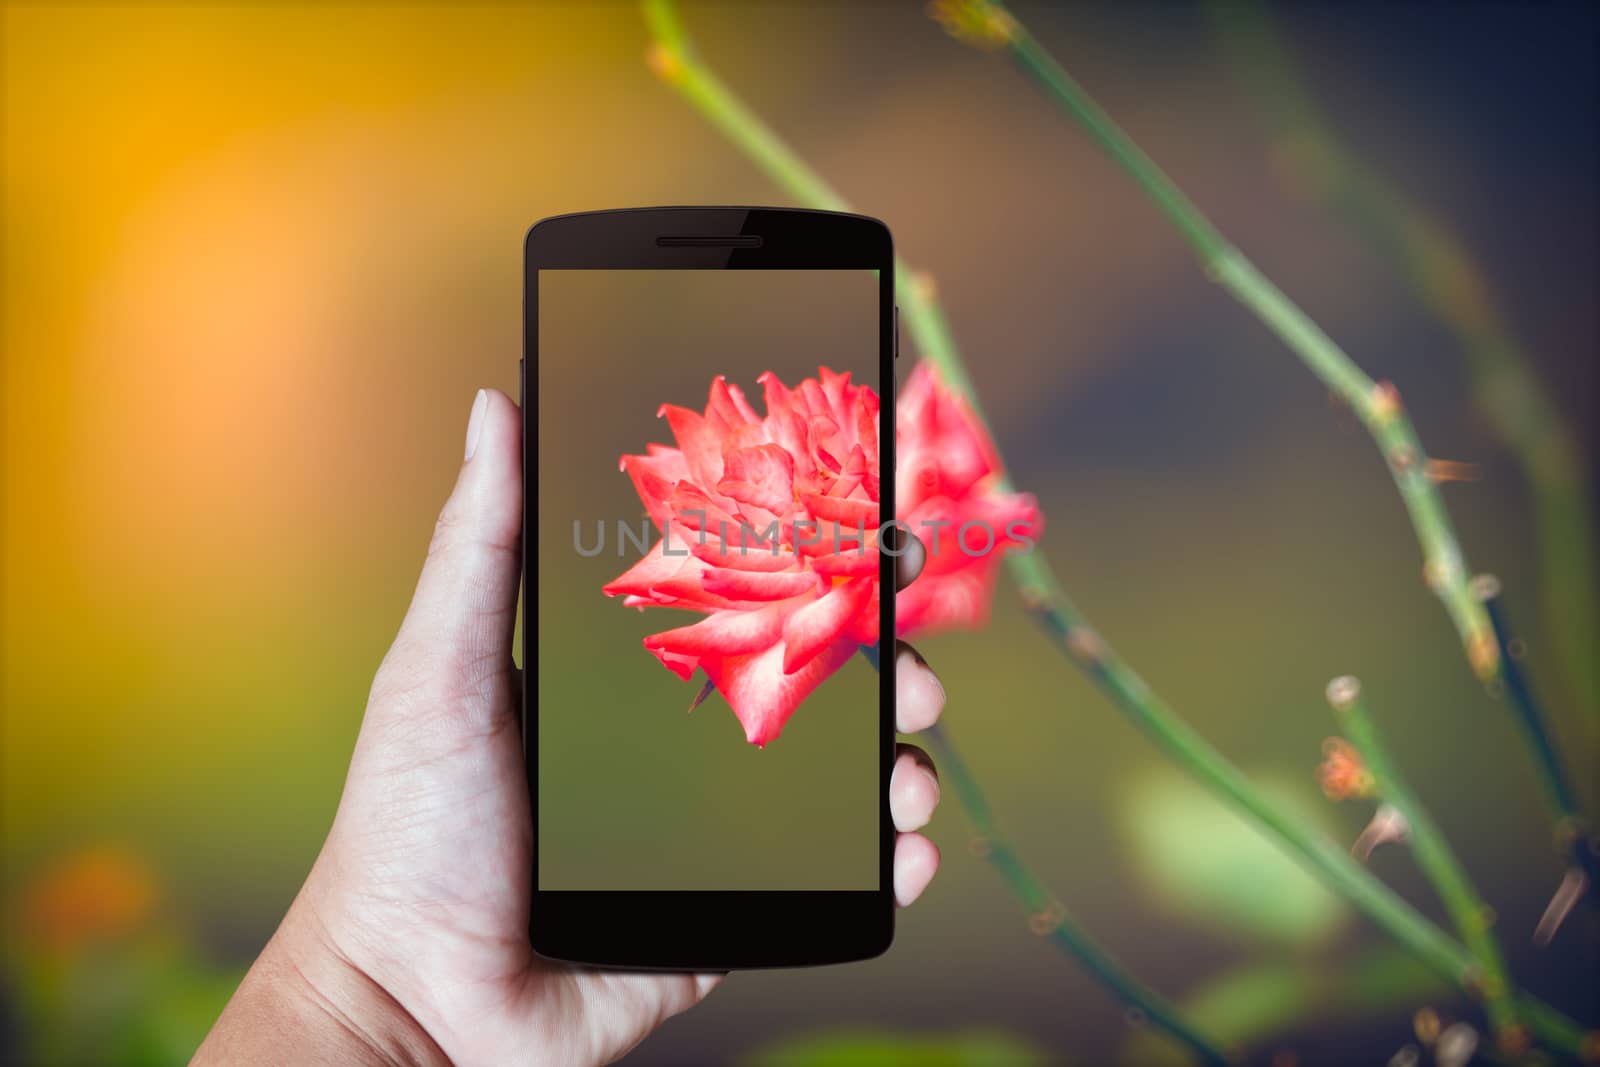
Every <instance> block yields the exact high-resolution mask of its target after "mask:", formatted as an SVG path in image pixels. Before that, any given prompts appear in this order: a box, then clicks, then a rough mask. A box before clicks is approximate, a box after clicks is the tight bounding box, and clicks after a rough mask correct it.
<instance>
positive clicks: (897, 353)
mask: <svg viewBox="0 0 1600 1067" xmlns="http://www.w3.org/2000/svg"><path fill="white" fill-rule="evenodd" d="M894 358H895V359H899V358H900V305H899V304H896V305H895V306H894Z"/></svg>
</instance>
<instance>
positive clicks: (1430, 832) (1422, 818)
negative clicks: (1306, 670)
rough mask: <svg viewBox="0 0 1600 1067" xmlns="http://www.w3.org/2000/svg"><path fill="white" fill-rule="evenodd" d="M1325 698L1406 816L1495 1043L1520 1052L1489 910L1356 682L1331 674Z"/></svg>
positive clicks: (1521, 1037)
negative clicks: (1472, 963)
mask: <svg viewBox="0 0 1600 1067" xmlns="http://www.w3.org/2000/svg"><path fill="white" fill-rule="evenodd" d="M1328 703H1329V704H1330V705H1332V707H1333V710H1334V711H1335V712H1336V713H1337V714H1338V717H1339V724H1340V728H1341V730H1342V731H1343V733H1344V735H1345V737H1346V738H1347V739H1348V740H1349V741H1350V743H1351V744H1352V745H1354V746H1355V748H1356V751H1357V752H1359V753H1360V754H1361V760H1362V762H1363V763H1364V764H1366V768H1367V771H1368V772H1369V773H1370V774H1371V775H1372V778H1373V782H1374V783H1375V786H1376V789H1377V793H1378V796H1379V797H1381V798H1382V799H1383V800H1384V801H1385V802H1386V803H1388V804H1389V806H1390V807H1392V808H1394V810H1395V811H1397V812H1399V813H1400V816H1401V818H1403V819H1404V820H1405V823H1406V833H1407V837H1408V838H1409V840H1410V842H1411V852H1412V854H1413V855H1414V856H1416V858H1417V866H1419V867H1421V868H1422V873H1423V874H1424V875H1426V876H1427V879H1428V881H1429V882H1430V883H1432V885H1433V888H1434V891H1435V892H1437V893H1438V894H1439V899H1440V900H1441V901H1442V902H1443V903H1444V907H1445V911H1447V912H1449V914H1450V921H1451V922H1452V923H1454V924H1455V928H1456V932H1457V933H1458V934H1460V936H1461V940H1462V941H1464V942H1465V943H1466V945H1467V948H1468V950H1469V951H1470V952H1471V953H1472V955H1473V957H1474V959H1475V960H1476V961H1477V968H1476V973H1475V975H1474V976H1473V985H1474V986H1475V987H1476V992H1477V993H1478V995H1479V996H1480V997H1481V998H1482V1000H1483V1007H1484V1013H1485V1014H1486V1015H1487V1016H1488V1017H1489V1026H1490V1028H1491V1029H1492V1030H1493V1031H1494V1033H1495V1035H1496V1037H1497V1038H1498V1039H1499V1045H1500V1048H1501V1049H1503V1050H1505V1051H1507V1052H1517V1051H1520V1050H1521V1049H1522V1048H1523V1047H1524V1046H1525V1044H1526V1037H1527V1035H1526V1032H1525V1030H1524V1029H1523V1026H1522V1024H1521V1022H1520V1021H1519V1020H1518V1010H1517V1007H1516V1005H1515V1002H1514V1000H1513V991H1512V989H1511V981H1510V978H1509V976H1508V975H1507V973H1506V965H1505V958H1504V957H1503V956H1502V955H1501V953H1500V946H1499V944H1498V943H1496V941H1495V938H1494V934H1493V933H1491V932H1490V929H1489V927H1490V923H1491V922H1492V915H1493V913H1492V912H1491V911H1490V910H1489V907H1488V905H1486V904H1485V903H1484V902H1483V899H1482V898H1481V897H1479V896H1478V891H1477V889H1476V888H1474V886H1473V885H1472V881H1471V879H1469V878H1468V877H1467V872H1466V870H1465V869H1464V868H1463V867H1462V866H1461V863H1460V861H1459V860H1457V859H1456V855H1455V852H1454V851H1452V850H1451V848H1450V845H1449V842H1447V841H1446V840H1445V836H1444V833H1443V832H1442V831H1441V830H1440V829H1439V827H1438V825H1437V824H1436V823H1435V822H1434V821H1433V817H1432V816H1431V815H1429V814H1428V809H1427V808H1425V807H1423V805H1422V802H1421V800H1419V799H1418V798H1417V795H1416V794H1415V793H1414V792H1412V790H1411V787H1410V786H1409V785H1407V784H1406V781H1405V779H1404V778H1402V777H1401V776H1400V773H1399V771H1397V770H1396V769H1395V766H1394V762H1393V761H1392V760H1391V759H1390V758H1389V750H1388V749H1387V748H1386V747H1385V746H1384V744H1383V741H1382V738H1381V737H1380V736H1379V734H1378V729H1377V726H1376V725H1375V724H1374V723H1373V721H1372V715H1371V713H1370V712H1369V711H1368V710H1367V705H1366V701H1365V700H1363V699H1362V696H1361V684H1360V683H1359V682H1357V681H1356V679H1354V678H1351V677H1343V678H1335V679H1334V680H1333V681H1332V682H1330V683H1329V685H1328Z"/></svg>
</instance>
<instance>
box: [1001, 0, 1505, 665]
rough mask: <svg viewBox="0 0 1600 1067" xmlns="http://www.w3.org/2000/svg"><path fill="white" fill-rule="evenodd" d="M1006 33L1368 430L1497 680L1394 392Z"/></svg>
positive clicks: (1494, 657)
mask: <svg viewBox="0 0 1600 1067" xmlns="http://www.w3.org/2000/svg"><path fill="white" fill-rule="evenodd" d="M991 6H992V7H993V8H994V10H995V11H996V12H998V13H1000V14H1001V15H1002V16H1003V17H1004V19H1005V22H1006V24H1007V26H1008V29H1009V33H1008V39H1007V46H1008V48H1009V49H1010V52H1011V54H1012V56H1013V58H1015V59H1016V61H1017V64H1018V65H1019V66H1020V67H1021V68H1022V70H1023V71H1025V72H1026V73H1027V74H1028V75H1030V76H1031V77H1032V78H1033V79H1034V81H1035V82H1036V83H1038V85H1039V86H1040V87H1041V88H1042V89H1043V90H1044V92H1045V94H1046V95H1047V96H1048V97H1049V98H1050V99H1051V100H1053V101H1054V102H1055V103H1056V104H1058V105H1059V106H1060V107H1061V108H1062V110H1064V111H1065V112H1066V113H1067V114H1068V115H1069V116H1071V117H1072V118H1073V119H1074V120H1076V121H1077V122H1078V124H1079V125H1080V126H1082V127H1083V129H1084V130H1085V131H1086V132H1087V133H1088V134H1089V136H1090V137H1091V138H1092V139H1093V140H1094V141H1095V142H1096V143H1097V144H1098V145H1099V146H1100V147H1101V148H1102V149H1103V150H1104V151H1105V152H1106V154H1107V155H1109V156H1110V157H1111V158H1112V160H1114V161H1115V162H1116V163H1117V164H1118V165H1119V166H1121V167H1122V169H1123V170H1124V171H1125V172H1126V173H1127V174H1128V176H1129V177H1131V178H1132V179H1133V181H1134V182H1135V184H1137V185H1138V186H1139V188H1141V189H1142V190H1144V192H1145V193H1146V194H1147V195H1148V196H1149V197H1150V199H1151V200H1152V201H1154V202H1155V204H1156V206H1157V207H1158V208H1160V210H1161V212H1162V213H1163V214H1164V215H1166V217H1167V219H1168V221H1170V222H1171V223H1172V224H1173V226H1174V227H1176V228H1177V230H1178V232H1179V233H1181V234H1182V235H1183V237H1184V239H1185V240H1187V241H1188V243H1189V245H1190V247H1191V248H1192V249H1193V250H1194V253H1195V255H1196V256H1197V257H1198V258H1199V260H1200V262H1201V264H1202V265H1203V266H1204V267H1205V269H1206V272H1207V274H1208V275H1209V276H1210V277H1211V278H1212V279H1213V280H1214V281H1216V282H1217V283H1218V284H1219V285H1221V286H1222V287H1223V288H1224V289H1226V290H1227V291H1228V292H1229V293H1231V294H1232V295H1233V297H1234V299H1236V300H1238V301H1239V302H1240V303H1241V304H1243V305H1244V306H1245V307H1246V308H1248V309H1249V310H1250V311H1251V312H1253V313H1254V314H1255V316H1256V317H1257V318H1258V319H1260V320H1261V321H1262V323H1264V324H1265V325H1266V326H1267V328H1268V329H1270V330H1271V331H1272V332H1273V333H1275V334H1277V336H1278V338H1279V339H1280V340H1281V341H1283V342H1284V344H1285V345H1287V346H1288V347H1289V349H1290V350H1291V351H1292V352H1294V354H1295V355H1296V356H1298V357H1299V358H1300V360H1301V362H1303V363H1304V364H1305V365H1306V366H1307V367H1308V368H1309V369H1310V370H1311V371H1312V373H1314V374H1315V375H1316V376H1317V377H1318V378H1320V379H1321V380H1322V382H1323V383H1324V384H1325V385H1327V387H1328V388H1329V389H1331V390H1333V392H1334V393H1335V394H1336V395H1337V396H1339V397H1340V398H1342V399H1343V400H1344V401H1345V403H1347V404H1349V405H1350V408H1351V409H1352V410H1353V411H1355V412H1356V414H1357V415H1358V416H1359V417H1360V419H1361V421H1362V422H1363V423H1364V424H1365V425H1366V427H1367V430H1368V432H1369V433H1370V434H1371V435H1372V438H1373V440H1374V441H1375V442H1376V443H1377V445H1378V448H1379V450H1380V451H1381V452H1382V453H1383V455H1384V458H1385V459H1386V460H1387V462H1388V465H1389V472H1390V474H1391V475H1392V477H1393V478H1394V483H1395V487H1396V488H1397V489H1398V490H1399V492H1400V498H1401V500H1402V501H1403V502H1404V503H1405V506H1406V511H1407V512H1408V513H1409V514H1410V517H1411V525H1412V527H1413V528H1414V529H1415V530H1416V535H1417V541H1418V543H1419V544H1420V545H1421V546H1422V554H1423V562H1424V568H1425V569H1424V574H1425V575H1426V576H1427V579H1428V584H1429V586H1430V587H1431V588H1432V589H1433V591H1434V593H1435V595H1437V596H1438V598H1439V600H1440V601H1441V602H1442V603H1443V604H1444V607H1445V610H1446V612H1448V613H1449V615H1450V618H1451V620H1452V621H1453V622H1454V623H1455V627H1456V631H1457V633H1459V635H1460V637H1461V641H1462V644H1463V647H1464V648H1465V650H1466V655H1467V660H1468V662H1469V663H1470V664H1471V665H1472V668H1473V670H1474V671H1475V672H1476V673H1477V675H1478V676H1479V677H1480V678H1482V679H1484V680H1486V681H1487V680H1488V679H1491V678H1493V677H1495V674H1496V672H1497V669H1498V660H1499V654H1498V652H1497V649H1496V645H1495V641H1494V633H1493V630H1492V629H1491V627H1490V625H1489V618H1488V615H1487V614H1486V613H1485V612H1484V610H1483V605H1482V604H1481V603H1479V602H1478V600H1477V598H1476V597H1474V596H1473V595H1472V593H1471V591H1470V590H1469V589H1468V588H1467V578H1468V573H1467V569H1466V565H1465V562H1464V560H1463V559H1462V554H1461V548H1460V546H1459V544H1458V543H1457V542H1456V536H1455V532H1454V530H1453V529H1452V528H1451V524H1450V516H1449V513H1448V512H1447V511H1446V510H1445V507H1444V501H1443V499H1442V498H1441V497H1440V496H1439V491H1438V489H1437V487H1435V486H1434V484H1433V482H1432V480H1431V479H1430V478H1429V477H1428V473H1427V456H1426V455H1425V454H1424V452H1423V451H1422V445H1421V443H1420V442H1419V441H1418V440H1417V435H1416V432H1415V431H1414V430H1413V429H1412V427H1411V422H1410V420H1409V419H1408V418H1406V416H1405V413H1404V411H1403V410H1402V409H1401V406H1400V403H1399V394H1398V393H1397V392H1396V391H1395V390H1394V388H1393V387H1392V386H1389V385H1387V384H1386V383H1385V384H1379V383H1375V382H1373V380H1372V379H1371V378H1369V377H1367V375H1366V373H1365V372H1363V371H1362V370H1361V368H1360V367H1358V366H1357V365H1356V364H1355V362H1354V361H1353V360H1351V358H1350V357H1349V356H1348V355H1346V354H1345V353H1344V350H1343V349H1341V348H1340V347H1339V346H1338V345H1337V344H1335V343H1334V341H1333V339H1332V338H1330V337H1329V336H1328V335H1327V334H1326V333H1324V332H1323V331H1322V328H1321V327H1319V326H1318V325H1317V324H1316V323H1315V322H1313V321H1312V320H1311V318H1310V316H1308V315H1307V314H1306V313H1305V312H1304V311H1302V310H1300V308H1299V307H1298V306H1297V305H1296V304H1295V303H1294V302H1293V301H1292V300H1290V299H1289V298H1288V297H1287V296H1285V295H1284V294H1283V292H1282V291H1281V290H1280V289H1279V288H1278V287H1277V286H1275V285H1273V284H1272V282H1270V281H1269V280H1267V278H1266V277H1265V276H1264V275H1262V273H1261V272H1260V271H1259V270H1257V269H1256V267H1255V265H1254V264H1252V263H1251V262H1250V261H1249V260H1248V259H1246V258H1245V256H1244V254H1243V253H1241V252H1240V251H1239V250H1238V249H1237V248H1235V247H1234V246H1233V245H1231V244H1229V243H1228V241H1227V239H1226V238H1224V237H1223V236H1222V234H1221V232H1220V231H1218V230H1217V228H1216V227H1215V226H1214V225H1212V223H1211V220H1210V219H1208V218H1206V216H1205V215H1204V214H1202V213H1201V211H1200V209H1199V208H1198V207H1196V206H1195V204H1194V202H1193V201H1191V200H1190V199H1189V198H1188V196H1186V195H1185V194H1184V192H1183V190H1181V189H1179V188H1178V186H1177V184H1176V183H1174V182H1173V180H1172V179H1171V178H1169V177H1167V175H1166V174H1165V173H1164V172H1163V171H1162V170H1161V168H1160V167H1158V166H1156V164H1155V162H1154V161H1153V160H1151V158H1150V157H1149V156H1147V155H1145V153H1144V152H1143V150H1141V149H1140V148H1139V146H1138V145H1136V144H1134V142H1133V140H1132V139H1131V138H1130V137H1128V135H1127V134H1126V133H1124V132H1123V131H1122V129H1121V127H1119V126H1118V125H1117V124H1116V122H1115V121H1113V120H1112V118H1111V116H1110V115H1108V114H1106V112H1105V111H1104V110H1103V109H1102V108H1101V107H1100V105H1099V104H1097V103H1095V101H1094V99H1093V98H1092V97H1090V96H1089V94H1088V93H1087V92H1085V91H1084V89H1083V87H1082V86H1080V85H1079V84H1078V83H1077V82H1076V81H1074V80H1073V79H1072V77H1071V75H1069V74H1068V73H1067V72H1066V70H1065V69H1063V68H1062V66H1061V65H1060V64H1059V63H1057V62H1056V60H1055V58H1054V57H1052V56H1051V55H1050V53H1049V52H1047V51H1046V50H1045V48H1044V46H1042V45H1041V44H1040V43H1039V42H1038V41H1037V40H1036V39H1035V38H1034V37H1033V35H1032V34H1030V33H1029V32H1028V31H1027V29H1026V27H1024V26H1023V25H1022V24H1021V23H1020V22H1018V21H1017V20H1016V19H1015V17H1014V16H1011V15H1010V14H1009V13H1007V12H1005V10H1004V8H1003V7H1002V6H1001V5H1000V4H998V3H995V4H992V5H991Z"/></svg>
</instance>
